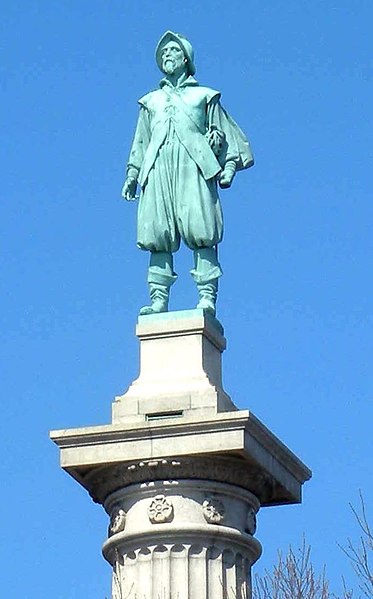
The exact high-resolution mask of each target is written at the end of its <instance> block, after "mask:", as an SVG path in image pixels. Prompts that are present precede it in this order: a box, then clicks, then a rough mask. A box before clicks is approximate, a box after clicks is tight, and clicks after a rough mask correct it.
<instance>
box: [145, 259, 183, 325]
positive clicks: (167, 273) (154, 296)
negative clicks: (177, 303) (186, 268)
mask: <svg viewBox="0 0 373 599" xmlns="http://www.w3.org/2000/svg"><path fill="white" fill-rule="evenodd" d="M176 279H177V274H176V273H175V272H174V269H173V257H172V254H171V253H170V252H152V253H151V255H150V264H149V270H148V284H149V292H150V299H151V305H150V306H143V307H142V308H141V309H140V314H141V315H144V314H156V313H158V312H167V311H168V300H169V296H170V287H171V285H173V284H174V282H175V281H176Z"/></svg>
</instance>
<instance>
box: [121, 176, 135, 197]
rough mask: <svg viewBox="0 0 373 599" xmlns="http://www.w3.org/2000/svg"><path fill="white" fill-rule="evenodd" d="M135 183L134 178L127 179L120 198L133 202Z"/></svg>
mask: <svg viewBox="0 0 373 599" xmlns="http://www.w3.org/2000/svg"><path fill="white" fill-rule="evenodd" d="M136 187H137V181H136V179H135V178H134V177H127V179H126V180H125V182H124V185H123V189H122V198H124V199H125V200H127V201H129V202H131V201H133V200H135V199H136V198H135V195H136Z"/></svg>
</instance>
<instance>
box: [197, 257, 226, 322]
mask: <svg viewBox="0 0 373 599" xmlns="http://www.w3.org/2000/svg"><path fill="white" fill-rule="evenodd" d="M222 274H223V272H222V270H221V266H220V264H219V261H218V256H217V250H216V248H215V247H209V248H198V249H196V250H194V268H193V270H191V275H192V277H193V279H194V281H195V283H196V284H197V289H198V295H199V302H198V304H197V308H202V309H204V310H206V311H207V312H209V313H210V314H212V315H213V316H215V312H216V297H217V293H218V279H219V277H221V275H222Z"/></svg>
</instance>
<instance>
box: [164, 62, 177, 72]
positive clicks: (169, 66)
mask: <svg viewBox="0 0 373 599" xmlns="http://www.w3.org/2000/svg"><path fill="white" fill-rule="evenodd" d="M176 68H177V65H176V61H175V60H173V59H172V58H167V59H166V60H165V61H164V63H163V71H164V72H165V73H166V75H173V74H174V72H175V71H176Z"/></svg>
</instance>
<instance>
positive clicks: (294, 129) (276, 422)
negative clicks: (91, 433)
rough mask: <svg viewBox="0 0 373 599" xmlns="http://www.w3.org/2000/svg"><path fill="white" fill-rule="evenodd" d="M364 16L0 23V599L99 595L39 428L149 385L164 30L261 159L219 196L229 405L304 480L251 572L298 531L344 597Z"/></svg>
mask: <svg viewBox="0 0 373 599" xmlns="http://www.w3.org/2000/svg"><path fill="white" fill-rule="evenodd" d="M372 20H373V5H372V3H371V1H370V0H369V1H368V0H357V1H356V2H353V3H352V2H350V1H349V2H347V1H346V0H339V1H338V2H337V1H334V0H333V1H332V0H329V1H328V0H325V1H321V0H314V1H313V2H309V1H305V0H297V1H296V0H288V1H287V2H279V1H275V0H271V1H267V2H266V1H263V0H262V1H260V2H259V1H258V0H252V1H251V0H249V1H243V0H241V1H238V0H230V2H227V3H223V2H219V1H213V0H205V1H204V2H203V3H202V2H197V1H195V0H190V1H188V0H184V1H183V2H180V1H179V0H175V1H173V2H170V1H168V0H167V1H166V0H153V2H151V1H149V0H143V1H142V2H134V1H133V2H132V1H131V2H130V1H128V0H122V1H119V0H106V1H104V0H101V1H100V0H90V1H89V2H88V0H79V1H78V0H75V1H72V0H64V2H57V1H56V0H48V1H46V0H40V1H39V2H37V1H35V0H30V1H28V2H21V1H17V0H12V1H10V0H8V1H6V2H5V3H3V7H2V18H1V24H0V29H1V31H0V34H1V35H0V39H1V42H0V43H1V46H2V47H1V54H2V61H1V66H0V73H1V80H2V90H3V94H2V96H3V102H2V108H3V110H2V116H1V129H2V144H1V146H0V152H1V156H0V160H1V165H2V169H1V170H2V182H1V195H2V201H1V208H0V210H1V218H0V227H1V244H2V252H1V258H0V260H1V277H0V285H1V287H2V294H1V297H2V303H1V310H0V320H1V331H2V336H3V337H2V343H1V348H0V352H1V388H2V406H3V407H2V418H1V424H0V427H1V440H2V451H3V458H2V461H1V467H0V472H1V478H2V482H3V487H2V489H3V490H2V493H1V499H0V504H1V515H2V535H1V541H0V560H1V564H2V567H1V570H2V577H1V579H2V580H1V586H2V592H3V595H4V597H5V596H6V597H16V598H18V597H19V598H22V599H27V598H30V599H34V598H36V597H37V598H38V599H40V598H41V599H43V598H46V599H47V598H49V597H53V598H54V599H75V598H78V597H79V598H81V597H83V596H87V597H88V596H89V597H90V598H91V599H104V597H105V595H109V582H110V571H109V567H108V565H107V564H106V563H105V562H104V560H103V558H102V557H101V555H100V548H101V544H102V542H103V540H104V538H105V534H106V528H107V517H106V515H105V514H104V512H103V510H102V509H101V508H100V507H99V506H96V505H94V504H93V503H92V502H91V500H90V499H89V497H88V496H87V494H86V493H85V492H84V491H83V490H82V489H81V488H80V487H79V486H78V485H77V484H76V483H75V482H74V481H73V480H72V479H70V478H69V477H68V475H66V474H65V473H63V472H62V471H61V470H60V469H59V467H58V455H57V449H56V448H55V447H54V446H53V445H52V443H51V442H50V441H49V439H48V431H49V429H53V428H64V427H66V428H68V427H75V426H83V425H88V424H104V423H107V422H109V420H110V408H111V401H112V399H113V397H114V396H115V395H118V394H120V393H122V392H123V391H124V390H125V389H126V388H127V386H128V385H129V384H130V382H131V381H132V380H133V379H134V378H135V377H136V376H137V373H138V347H137V340H136V338H135V335H134V326H135V322H136V317H137V311H138V308H139V306H141V305H143V304H144V302H146V300H147V289H146V283H145V277H146V275H145V271H146V265H147V255H146V253H144V252H141V251H140V250H137V249H136V247H135V242H136V239H135V223H136V206H135V205H133V204H130V203H124V202H121V200H120V190H121V186H122V183H123V173H124V165H125V162H126V158H127V154H128V151H129V148H130V144H131V140H132V135H133V130H134V126H135V121H136V115H137V110H138V108H137V104H136V100H137V98H138V97H140V96H141V95H143V94H144V93H146V92H147V91H149V90H151V89H153V88H155V87H156V86H157V83H158V80H159V78H160V74H159V72H158V71H157V67H156V65H155V62H154V48H155V44H156V42H157V40H158V39H159V37H160V35H161V34H162V33H163V32H164V31H165V30H166V29H173V30H175V31H180V32H182V33H184V34H185V35H187V36H188V37H189V38H190V39H191V41H192V42H193V44H194V47H195V52H196V65H197V77H198V79H199V80H200V81H201V82H202V83H204V84H206V85H209V86H211V87H214V88H217V89H221V90H222V99H223V104H224V105H225V106H226V107H227V108H228V110H229V112H230V113H231V114H232V115H233V116H234V118H235V119H236V120H237V122H238V123H239V124H240V126H241V127H242V129H243V130H244V131H245V132H246V133H247V135H248V136H249V138H250V140H251V142H252V146H253V150H254V154H255V157H256V165H255V167H254V168H253V169H250V170H249V171H247V172H243V173H240V174H239V175H238V176H237V178H236V180H235V182H234V186H233V187H232V189H231V190H229V191H226V192H224V193H222V202H223V208H224V214H225V241H224V242H223V244H222V246H221V250H220V257H221V261H222V265H223V268H224V271H225V274H224V278H223V280H222V284H221V290H220V297H219V308H218V318H219V320H220V321H221V322H222V324H223V326H224V328H225V332H226V336H227V339H228V349H227V351H226V352H225V354H224V381H225V388H226V390H227V392H228V393H230V395H231V397H232V398H233V400H234V401H235V403H236V404H237V405H238V406H239V407H240V408H249V409H250V410H252V411H253V412H254V414H255V415H256V416H258V417H259V418H260V419H261V420H262V421H263V422H264V423H265V424H266V425H267V426H268V427H269V428H271V429H272V430H273V432H274V433H275V434H277V435H278V436H279V437H280V438H281V440H282V441H284V442H285V443H286V444H287V445H288V446H289V447H290V448H291V449H292V450H293V451H294V452H296V453H297V455H299V457H300V458H301V459H302V460H303V461H304V462H305V463H306V464H307V465H308V466H309V467H310V468H311V469H312V470H313V473H314V474H313V479H312V480H311V481H310V482H309V483H308V484H307V485H306V486H305V489H304V502H303V504H302V505H301V506H288V507H282V508H267V509H263V510H262V512H261V514H260V518H259V527H258V532H257V537H258V539H259V540H260V541H261V542H262V544H263V547H264V554H263V557H262V558H261V560H260V562H259V563H258V565H257V567H256V570H257V571H258V572H260V571H261V570H262V569H263V568H265V567H269V566H270V564H271V563H272V562H273V561H274V560H275V557H276V551H277V548H283V549H286V547H287V546H288V545H289V543H292V544H294V545H298V544H300V542H301V539H302V534H303V533H305V534H306V537H307V539H308V541H309V542H310V543H311V545H312V550H313V556H314V561H315V563H316V566H317V567H320V568H321V567H322V566H323V564H324V563H326V564H327V571H328V574H329V577H330V579H331V581H332V584H333V586H334V588H336V589H337V590H338V589H339V588H340V577H341V575H342V574H343V575H344V576H345V577H346V578H347V580H348V581H349V580H351V581H352V582H353V578H352V577H351V576H350V569H349V566H348V564H347V561H346V558H345V557H344V556H343V554H342V553H341V550H340V549H339V548H338V546H337V542H339V543H342V544H343V543H344V542H345V540H346V538H347V537H348V536H351V537H353V538H354V537H357V529H356V526H355V524H354V521H353V517H352V515H351V512H350V509H349V505H348V504H349V502H352V503H357V501H358V490H359V489H360V488H361V489H362V490H363V492H364V495H365V498H366V503H367V506H368V511H370V514H371V521H373V488H372V413H373V408H372V395H373V381H372V349H373V347H372V345H373V341H372V339H373V337H372V320H373V319H372V276H371V264H372V257H373V247H372V233H371V230H372V224H371V223H372V179H373V175H372V164H373V161H372V157H373V149H372V148H373V146H372V136H373V116H372V115H373V110H372V107H373V88H372V78H373V77H372V73H373V60H372V56H373V41H372V35H371V23H372ZM190 268H191V255H190V252H189V251H187V250H185V249H182V250H181V251H180V252H179V254H178V255H177V271H178V272H179V275H180V277H179V280H178V283H177V285H175V287H174V289H173V297H172V304H171V307H172V308H173V309H185V308H189V307H193V306H194V305H195V299H196V298H195V289H194V287H193V284H192V281H191V279H190V276H189V275H188V271H189V269H190Z"/></svg>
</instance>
